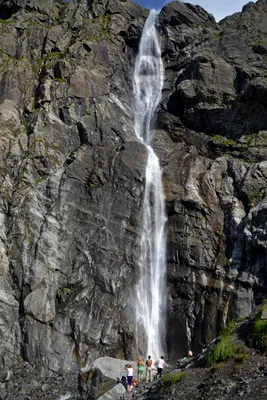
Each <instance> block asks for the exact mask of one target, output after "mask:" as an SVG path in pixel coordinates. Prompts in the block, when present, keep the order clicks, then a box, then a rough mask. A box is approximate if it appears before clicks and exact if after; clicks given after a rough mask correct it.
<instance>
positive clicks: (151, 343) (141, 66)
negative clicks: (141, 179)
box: [133, 10, 166, 357]
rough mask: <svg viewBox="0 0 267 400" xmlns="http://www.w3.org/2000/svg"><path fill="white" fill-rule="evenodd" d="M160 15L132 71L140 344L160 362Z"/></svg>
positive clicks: (151, 20) (150, 23)
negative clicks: (139, 160)
mask: <svg viewBox="0 0 267 400" xmlns="http://www.w3.org/2000/svg"><path fill="white" fill-rule="evenodd" d="M156 15H157V13H156V11H155V10H152V11H151V12H150V14H149V16H148V18H147V20H146V23H145V26H144V29H143V33H142V37H141V41H140V45H139V51H138V54H137V58H136V62H135V70H134V80H133V92H134V99H135V126H134V127H135V133H136V136H137V138H138V139H139V140H140V141H141V142H142V143H144V144H145V146H146V148H147V153H148V159H147V165H146V184H145V193H144V202H143V215H142V232H141V237H140V258H139V267H140V268H139V274H140V276H139V277H138V283H137V285H136V299H137V300H136V340H137V349H138V351H139V352H140V353H141V354H144V353H145V354H151V355H152V357H159V356H160V354H161V353H162V351H163V349H164V347H165V345H164V331H165V315H166V300H165V298H166V296H165V292H166V284H165V275H166V261H165V250H166V243H165V223H166V215H165V197H164V191H163V185H162V178H161V169H160V165H159V160H158V157H157V156H156V154H155V153H154V151H153V148H152V147H151V146H152V141H153V136H154V130H153V128H152V123H153V119H154V115H155V111H156V108H157V106H158V104H159V102H160V99H161V91H162V87H163V79H164V68H163V63H162V59H161V49H160V45H159V42H158V37H157V31H156V27H155V20H156Z"/></svg>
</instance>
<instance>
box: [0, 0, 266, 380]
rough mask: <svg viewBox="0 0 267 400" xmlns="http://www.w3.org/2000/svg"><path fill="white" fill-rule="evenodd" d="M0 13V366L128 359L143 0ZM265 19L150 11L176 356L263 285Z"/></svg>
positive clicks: (7, 5) (53, 367) (141, 164)
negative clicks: (159, 75) (160, 67)
mask: <svg viewBox="0 0 267 400" xmlns="http://www.w3.org/2000/svg"><path fill="white" fill-rule="evenodd" d="M0 10H1V11H0V18H1V21H0V37H1V41H0V43H1V44H0V46H1V47H0V103H1V104H0V148H1V151H0V154H1V159H0V168H1V169H0V179H1V183H0V193H1V200H0V218H1V237H0V260H1V261H0V273H1V280H0V285H1V286H0V317H1V324H0V337H1V346H0V361H1V367H2V368H3V367H8V366H9V365H10V364H12V363H14V362H15V361H16V359H18V357H22V358H23V359H24V360H25V361H28V362H29V363H30V364H31V365H32V366H34V367H36V368H38V369H39V370H40V373H42V374H50V373H52V372H57V373H61V372H62V373H63V372H64V373H66V372H67V371H71V370H73V369H75V368H76V367H77V358H79V357H83V356H84V355H85V353H86V352H87V351H89V359H90V360H93V359H95V358H97V357H98V356H101V355H109V356H115V357H121V358H126V359H131V357H132V356H133V355H134V353H135V345H134V311H133V308H134V302H133V300H132V298H131V294H132V289H133V286H134V283H135V281H136V272H137V259H138V252H139V248H138V238H139V235H140V223H141V208H142V196H143V189H144V179H145V166H146V159H147V155H146V151H145V148H144V146H143V145H142V144H141V143H139V142H137V141H136V138H135V134H134V131H133V112H132V102H133V98H132V81H131V79H132V73H133V65H134V59H135V56H136V52H137V49H138V41H139V39H140V35H141V33H142V27H143V25H144V21H145V19H146V17H147V15H148V11H147V10H145V9H143V8H141V7H140V6H138V5H137V4H135V3H133V2H130V1H129V0H127V1H126V2H124V1H119V0H109V1H105V0H103V1H99V0H92V1H90V0H71V2H70V3H65V1H63V0H57V1H52V0H46V1H41V0H13V1H12V0H9V1H4V0H0ZM266 16H267V2H266V1H265V0H259V1H258V2H257V3H256V4H254V3H249V4H248V5H247V6H246V7H244V10H243V12H242V13H238V14H235V15H234V16H232V17H229V18H227V19H225V20H224V21H222V22H221V23H220V24H217V23H216V22H215V20H214V18H213V17H212V16H211V15H209V14H208V13H206V12H205V11H204V10H203V9H201V8H200V7H197V6H192V5H189V4H183V3H179V2H174V3H170V4H168V5H166V6H165V7H164V8H163V10H162V12H161V14H160V17H159V22H158V29H159V34H160V36H161V39H162V51H163V58H164V64H165V70H166V76H165V86H164V91H163V99H162V103H161V106H160V109H159V112H158V119H157V123H156V129H157V131H156V137H155V143H154V148H155V150H156V152H157V154H158V155H159V157H160V160H161V165H162V168H163V174H164V176H163V178H164V187H165V193H166V207H167V213H168V226H167V230H168V238H167V244H168V255H167V258H168V277H167V279H168V327H169V329H168V331H169V334H168V338H167V345H168V354H169V357H170V359H173V360H174V359H176V358H177V357H178V356H181V355H184V353H185V352H187V350H188V347H192V348H193V350H195V349H199V348H200V347H201V346H202V344H205V343H207V342H208V341H210V339H212V338H213V337H214V336H215V335H216V334H217V333H218V331H219V330H220V329H221V327H222V326H223V325H224V324H225V322H226V320H227V318H230V319H231V318H236V317H238V316H240V317H242V316H244V315H246V314H248V313H250V311H251V309H252V308H253V307H254V304H255V303H257V302H260V301H261V300H262V299H263V298H264V297H266V294H267V270H266V247H267V236H266V216H267V197H266V184H267V150H266V144H267V80H266V54H267V47H266V46H267V44H266V43H267V41H266V40H267V39H266V38H267V22H266V21H267V19H266ZM265 130H266V131H265Z"/></svg>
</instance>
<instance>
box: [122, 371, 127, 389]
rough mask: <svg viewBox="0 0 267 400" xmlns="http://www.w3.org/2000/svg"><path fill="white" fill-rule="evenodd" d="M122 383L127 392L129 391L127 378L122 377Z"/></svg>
mask: <svg viewBox="0 0 267 400" xmlns="http://www.w3.org/2000/svg"><path fill="white" fill-rule="evenodd" d="M121 383H122V384H123V386H124V387H125V390H127V379H126V376H124V375H123V376H122V377H121Z"/></svg>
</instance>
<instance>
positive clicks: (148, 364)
mask: <svg viewBox="0 0 267 400" xmlns="http://www.w3.org/2000/svg"><path fill="white" fill-rule="evenodd" d="M148 381H150V382H152V360H151V356H148V357H147V360H146V383H148Z"/></svg>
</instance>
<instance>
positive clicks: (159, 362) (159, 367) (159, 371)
mask: <svg viewBox="0 0 267 400" xmlns="http://www.w3.org/2000/svg"><path fill="white" fill-rule="evenodd" d="M155 365H156V366H157V376H158V375H159V377H160V378H161V374H162V370H163V368H164V365H165V361H164V358H163V356H161V358H160V359H159V360H157V362H156V363H155Z"/></svg>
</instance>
